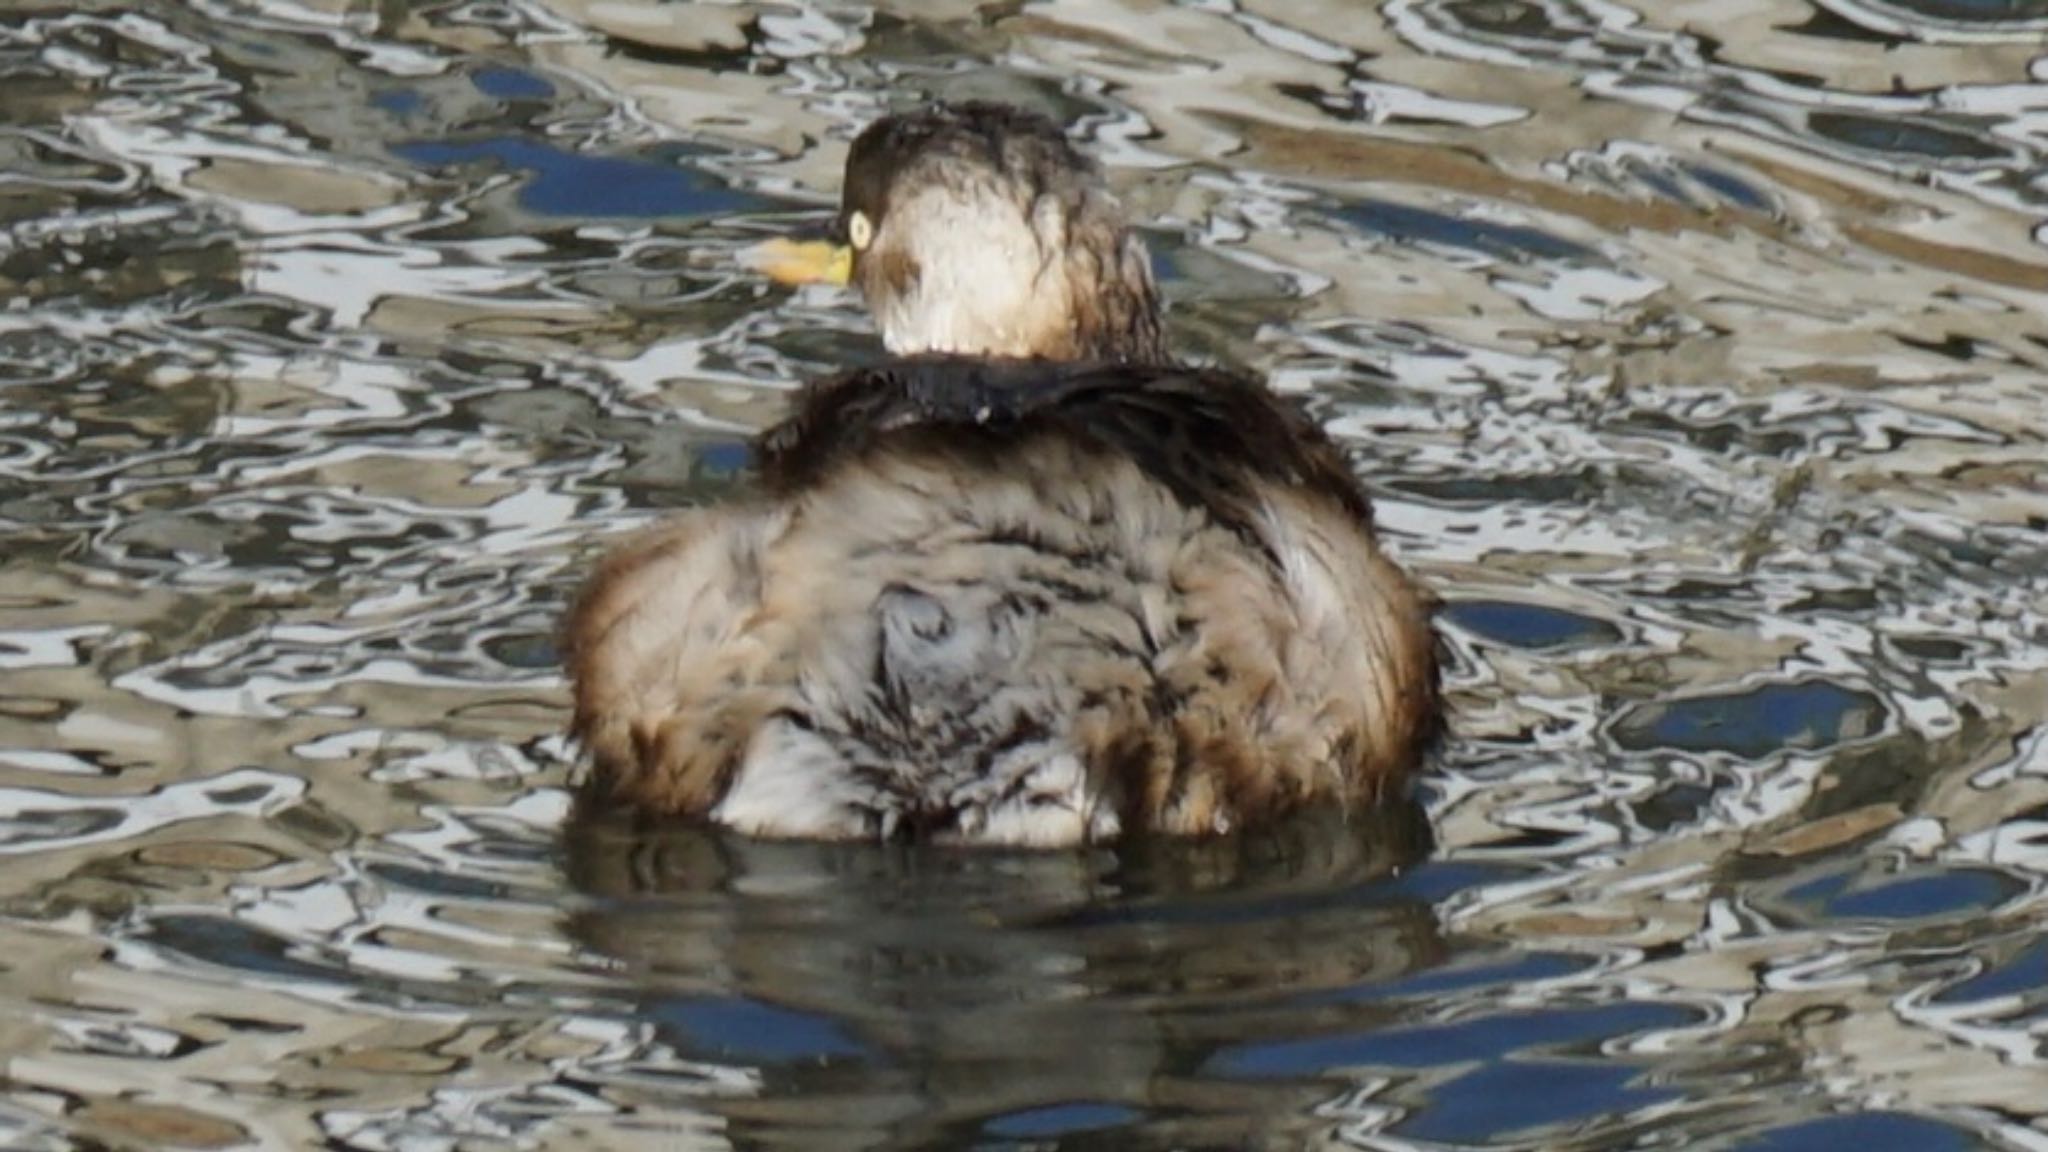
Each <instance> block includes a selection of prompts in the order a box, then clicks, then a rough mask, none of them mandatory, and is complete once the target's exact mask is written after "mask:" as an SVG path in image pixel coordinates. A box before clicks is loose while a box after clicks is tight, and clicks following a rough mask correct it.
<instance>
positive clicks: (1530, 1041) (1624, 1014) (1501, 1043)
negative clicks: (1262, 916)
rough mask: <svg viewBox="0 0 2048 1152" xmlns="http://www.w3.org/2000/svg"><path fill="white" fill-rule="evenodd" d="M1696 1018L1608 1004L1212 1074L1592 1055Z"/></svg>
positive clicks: (1244, 1062) (1238, 1064)
mask: <svg viewBox="0 0 2048 1152" xmlns="http://www.w3.org/2000/svg"><path fill="white" fill-rule="evenodd" d="M1695 1018H1696V1014H1695V1013H1693V1012H1691V1011H1689V1010H1687V1009H1684V1008H1679V1007H1677V1006H1674V1005H1669V1004H1647V1003H1642V1004H1606V1005H1599V1006H1593V1007H1577V1008H1574V1007H1563V1006H1560V1007H1556V1008H1546V1009H1531V1010H1526V1011H1515V1012H1505V1013H1497V1014H1490V1015H1486V1016H1480V1017H1476V1018H1474V1019H1471V1020H1466V1021H1462V1022H1460V1023H1457V1024H1445V1025H1436V1026H1426V1027H1410V1028H1386V1029H1381V1030H1378V1031H1373V1032H1363V1033H1351V1034H1345V1035H1337V1036H1325V1037H1316V1038H1313V1039H1306V1040H1286V1041H1279V1042H1276V1043H1270V1044H1254V1045H1245V1046H1240V1047H1230V1048H1225V1049H1223V1050H1222V1051H1219V1052H1218V1053H1217V1054H1216V1055H1215V1056H1214V1057H1212V1058H1211V1059H1210V1061H1209V1062H1208V1065H1207V1071H1209V1072H1211V1073H1213V1074H1215V1075H1218V1076H1224V1077H1230V1078H1241V1079H1279V1078H1289V1079H1291V1078H1298V1077H1313V1076H1320V1075H1323V1074H1325V1073H1326V1072H1329V1071H1330V1070H1332V1069H1336V1068H1351V1067H1358V1066H1366V1067H1375V1068H1431V1067H1441V1066H1445V1065H1453V1064H1460V1063H1465V1062H1468V1061H1499V1060H1505V1059H1508V1058H1509V1057H1511V1056H1513V1055H1516V1054H1520V1053H1527V1052H1530V1051H1532V1050H1535V1049H1539V1048H1541V1049H1546V1050H1549V1049H1558V1050H1572V1051H1590V1050H1594V1049H1597V1047H1598V1046H1599V1045H1600V1044H1602V1043H1604V1042H1606V1041H1609V1040H1615V1039H1619V1038H1622V1037H1625V1036H1636V1035H1641V1034H1642V1033H1645V1032H1651V1031H1658V1030H1662V1029H1670V1028H1678V1027H1682V1026H1684V1025H1686V1024H1688V1023H1692V1022H1694V1020H1695Z"/></svg>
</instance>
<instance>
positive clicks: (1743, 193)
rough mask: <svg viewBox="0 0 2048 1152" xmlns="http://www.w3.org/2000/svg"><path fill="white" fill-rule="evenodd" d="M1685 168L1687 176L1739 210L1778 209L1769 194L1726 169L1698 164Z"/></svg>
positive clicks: (1759, 210) (1769, 210)
mask: <svg viewBox="0 0 2048 1152" xmlns="http://www.w3.org/2000/svg"><path fill="white" fill-rule="evenodd" d="M1684 168H1685V173H1686V175H1688V176H1691V177H1692V178H1693V179H1694V180H1697V181H1699V182H1700V183H1701V184H1703V185H1705V186H1706V187H1707V188H1709V189H1711V190H1712V191H1713V192H1714V193H1715V194H1717V195H1719V196H1720V197H1721V198H1722V199H1723V200H1726V201H1728V202H1729V203H1730V204H1733V205H1735V206H1736V207H1738V208H1747V209H1749V210H1750V211H1753V212H1772V211H1775V210H1776V209H1777V205H1776V203H1775V202H1773V201H1772V199H1771V196H1770V194H1769V193H1767V192H1765V191H1764V190H1763V189H1761V188H1759V187H1757V186H1756V185H1754V184H1751V183H1750V182H1749V181H1747V180H1744V179H1743V178H1742V177H1740V176H1737V175H1735V174H1734V173H1732V172H1729V171H1727V170H1726V169H1723V168H1716V167H1714V166H1713V165H1710V164H1700V163H1696V162H1695V163H1689V164H1686V165H1684Z"/></svg>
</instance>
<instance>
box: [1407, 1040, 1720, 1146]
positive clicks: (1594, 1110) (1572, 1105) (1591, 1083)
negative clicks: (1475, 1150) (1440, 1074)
mask: <svg viewBox="0 0 2048 1152" xmlns="http://www.w3.org/2000/svg"><path fill="white" fill-rule="evenodd" d="M1640 1074H1641V1070H1640V1069H1637V1068H1631V1067H1629V1066H1628V1065H1626V1064H1618V1063H1606V1062H1601V1061H1593V1060H1568V1061H1566V1060H1530V1061H1521V1060H1500V1061H1496V1062H1494V1063H1490V1064H1486V1065H1482V1066H1481V1067H1479V1068H1475V1069H1473V1070H1472V1071H1471V1072H1469V1073H1466V1074H1465V1075H1463V1076H1460V1077H1458V1078H1457V1079H1456V1080H1453V1081H1451V1082H1450V1083H1448V1084H1445V1085H1443V1086H1442V1087H1440V1088H1438V1089H1437V1090H1436V1091H1435V1092H1433V1093H1432V1094H1431V1099H1430V1106H1429V1107H1427V1108H1424V1109H1422V1110H1421V1111H1419V1112H1417V1113H1416V1114H1415V1115H1414V1116H1412V1117H1410V1118H1409V1119H1408V1120H1407V1121H1406V1122H1404V1123H1402V1124H1401V1125H1400V1127H1399V1129H1398V1130H1399V1132H1400V1133H1401V1135H1403V1136H1408V1137H1413V1138H1416V1139H1421V1140H1431V1141H1441V1142H1443V1143H1447V1144H1477V1143H1490V1142H1492V1141H1494V1140H1496V1139H1499V1138H1502V1137H1505V1136H1506V1135H1507V1134H1509V1133H1514V1132H1526V1131H1528V1130H1530V1129H1532V1128H1540V1127H1547V1126H1552V1125H1562V1124H1569V1123H1571V1122H1573V1121H1581V1120H1590V1119H1593V1118H1595V1117H1598V1116H1611V1115H1615V1114H1618V1113H1622V1112H1627V1111H1630V1110H1631V1109H1636V1108H1643V1107H1646V1106H1648V1105H1651V1104H1656V1103H1660V1102H1662V1101H1665V1100H1672V1099H1676V1098H1677V1097H1678V1096H1679V1095H1680V1093H1679V1092H1678V1091H1677V1090H1676V1089H1672V1088H1645V1087H1637V1086H1633V1085H1631V1084H1630V1083H1629V1081H1630V1080H1632V1079H1634V1078H1636V1077H1637V1076H1638V1075H1640Z"/></svg>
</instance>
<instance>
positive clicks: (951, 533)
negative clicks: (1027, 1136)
mask: <svg viewBox="0 0 2048 1152" xmlns="http://www.w3.org/2000/svg"><path fill="white" fill-rule="evenodd" d="M845 204H846V207H845V209H844V210H843V212H842V214H841V220H842V227H845V228H846V229H847V231H848V236H849V239H851V240H852V241H854V245H855V253H854V255H853V263H852V268H851V275H852V279H853V281H854V282H855V283H856V284H858V285H859V286H860V287H861V289H862V291H863V293H864V295H865V296H866V298H867V300H868V304H869V306H870V308H871V310H872V311H873V312H874V313H875V315H876V316H877V319H878V322H879V323H880V325H881V327H882V329H883V334H884V338H885V341H886V342H887V343H889V345H890V347H891V348H892V350H894V351H897V352H901V353H909V354H912V355H908V356H906V357H904V358H901V359H898V360H895V361H891V362H888V363H885V364H883V365H881V366H879V367H876V368H871V369H864V370H857V371H852V372H846V373H842V374H839V375H836V376H832V377H829V378H827V379H825V380H822V381H820V382H817V383H815V384H813V385H811V386H810V387H809V388H807V389H806V390H805V391H804V393H803V394H802V396H801V398H800V399H799V401H798V403H797V405H796V410H795V412H794V413H793V414H792V415H791V416H790V417H789V418H788V419H787V420H785V421H784V422H783V423H781V424H780V425H778V426H776V427H774V428H772V429H770V430H769V431H768V432H766V433H765V434H764V435H763V436H762V438H761V440H760V442H759V445H758V456H759V461H760V470H761V476H760V482H759V484H758V485H757V486H756V487H755V489H754V490H753V491H751V492H750V493H748V494H747V495H745V496H743V497H741V498H739V499H737V500H735V501H733V502H731V503H727V504H723V505H719V506H714V507H706V508H700V509H696V510H694V511H691V512H687V513H684V514H683V515H681V516H679V517H676V518H674V519H673V520H671V521H670V522H668V523H666V524H664V525H662V526H660V527H657V528H655V529H653V530H651V531H649V532H647V533H645V534H643V535H641V536H640V537H639V538H637V539H635V540H633V541H630V542H628V543H627V544H625V545H624V546H623V547H621V548H619V549H618V550H616V551H615V552H614V553H612V555H610V556H609V557H607V558H606V559H605V561H604V562H603V563H602V564H601V565H600V566H599V568H598V571H597V572H596V573H595V574H594V575H593V576H592V578H591V580H590V582H589V584H588V585H587V586H586V588H585V590H584V592H583V595H582V597H581V599H580V601H579V602H578V604H577V606H576V607H575V609H574V610H573V611H572V613H571V614H570V617H569V619H568V622H567V626H566V632H565V649H566V656H567V661H568V665H569V672H570V676H571V679H572V680H573V681H574V684H575V691H576V720H575V726H576V731H577V734H578V735H579V736H580V737H581V738H582V740H583V742H584V744H585V746H586V747H587V748H588V749H589V751H590V753H591V756H592V758H593V769H592V774H591V777H590V780H589V782H588V784H587V786H586V792H585V796H586V799H587V800H588V801H590V802H596V803H618V804H624V805H628V806H631V807H633V808H636V809H640V810H644V811H649V812H654V813H665V814H679V815H693V816H706V817H709V818H711V819H714V820H717V821H720V822H722V823H726V824H730V825H732V826H734V827H737V828H740V829H742V830H746V831H750V832H755V833H761V834H768V835H788V836H817V837H901V838H931V839H941V840H952V841H962V842H999V843H1011V844H1032V845H1055V844H1071V843H1079V842H1092V841H1099V840H1104V839H1108V838H1111V837H1115V836H1118V835H1121V834H1124V833H1130V832H1135V831H1140V830H1151V831H1160V832H1170V833H1185V834H1203V833H1213V832H1219V831H1225V830H1228V829H1230V828H1233V827H1238V826H1240V825H1242V824H1243V823H1244V822H1246V821H1255V820H1259V819H1261V818H1264V817H1267V816H1270V815H1273V814H1275V813H1278V812H1281V811H1285V810H1288V809H1291V808H1295V807H1298V806H1301V805H1304V804H1310V803H1330V804H1352V805H1355V804H1360V803H1365V802H1369V801H1371V800H1372V799H1374V798H1376V797H1378V796H1380V795H1382V794H1384V793H1385V792H1386V790H1387V789H1389V788H1392V787H1395V786H1398V785H1399V784H1400V783H1401V781H1402V780H1403V778H1404V777H1405V775H1406V774H1407V773H1408V772H1409V771H1410V770H1411V769H1412V768H1413V767H1414V766H1415V764H1416V762H1417V760H1418V758H1419V756H1420V754H1421V751H1422V749H1423V748H1424V746H1425V745H1426V743H1427V742H1428V739H1429V737H1430V736H1431V734H1432V733H1433V732H1434V731H1435V728H1436V724H1437V715H1438V707H1437V669H1436V664H1435V657H1434V637H1433V635H1432V633H1431V630H1430V626H1429V622H1428V601H1427V599H1426V597H1425V596H1424V595H1423V594H1421V593H1420V592H1419V591H1418V590H1417V589H1416V588H1415V586H1414V585H1413V584H1412V583H1410V581H1409V580H1408V579H1407V578H1406V577H1405V576H1404V575H1403V574H1402V573H1401V572H1400V570H1399V569H1398V568H1396V567H1395V566H1394V565H1393V564H1392V563H1391V562H1390V561H1388V560H1387V559H1386V558H1385V557H1384V556H1383V555H1382V554H1381V553H1380V551H1379V549H1378V547H1377V545H1376V543H1375V541H1374V539H1373V534H1372V521H1371V508H1370V504H1369V502H1368V501H1367V499H1366V497H1365V495H1364V493H1363V492H1362V491H1361V489H1360V488H1359V486H1358V483H1357V480H1356V479H1355V477H1354V476H1353V475H1352V473H1351V472H1350V470H1349V469H1348V468H1347V467H1346V465H1345V462H1344V460H1343V458H1342V456H1341V455H1340V454H1339V452H1338V451H1337V449H1336V448H1335V446H1334V445H1332V444H1331V442H1330V441H1329V439H1328V438H1327V437H1326V436H1324V435H1323V433H1322V432H1321V430H1320V429H1319V428H1317V427H1316V426H1315V425H1314V424H1313V423H1312V422H1311V421H1310V420H1309V419H1308V418H1307V417H1306V416H1305V415H1303V414H1302V413H1301V412H1300V411H1299V410H1298V409H1297V408H1295V407H1294V406H1293V405H1292V404H1290V403H1288V402H1286V401H1284V400H1282V399H1281V398H1278V397H1276V396H1274V395H1273V394H1272V393H1271V392H1269V391H1268V390H1267V389H1265V388H1264V387H1263V386H1262V385H1261V384H1259V383H1258V382H1256V381H1253V380H1249V379H1246V378H1244V377H1242V376H1239V375H1235V374H1232V373H1227V372H1217V371H1208V370H1195V369H1190V368H1182V367H1177V366H1174V365H1172V364H1170V363H1168V362H1166V358H1165V356H1164V355H1163V352H1162V350H1161V348H1160V339H1159V331H1160V327H1159V318H1158V312H1157V297H1156V293H1155V291H1154V289H1153V286H1152V282H1151V277H1150V273H1149V270H1148V269H1147V265H1146V262H1145V259H1144V253H1143V250H1142V247H1141V246H1139V245H1138V244H1137V241H1136V240H1135V239H1134V238H1133V237H1132V236H1131V235H1130V234H1129V232H1128V230H1127V229H1125V228H1124V226H1123V225H1122V222H1121V218H1120V216H1118V215H1117V212H1116V208H1115V203H1114V201H1113V200H1112V199H1111V198H1110V197H1109V194H1108V192H1107V191H1106V189H1104V188H1103V187H1102V185H1101V182H1100V178H1099V175H1098V174H1097V173H1096V172H1095V171H1094V169H1093V168H1092V166H1090V165H1088V164H1087V163H1086V162H1085V161H1084V160H1082V159H1081V158H1080V157H1079V156H1078V155H1077V154H1076V153H1074V152H1073V150H1072V149H1071V147H1070V146H1068V145H1067V144H1066V142H1065V140H1064V139H1063V138H1061V137H1060V136H1059V134H1058V131H1057V129H1055V128H1053V127H1052V126H1050V125H1049V124H1046V123H1045V122H1044V121H1042V120H1039V119H1037V118H1035V117H1029V116H1026V115H1024V114H1022V113H1018V112H1014V111H1011V110H1007V109H997V108H993V107H990V106H986V105H970V106H966V107H963V108H955V109H948V108H938V109H931V110H927V111H924V112H921V113H917V114H913V115H910V116H903V117H892V118H888V119H885V120H883V121H881V122H880V123H879V124H877V125H875V126H873V127H870V128H869V129H868V130H867V131H866V132H863V133H862V135H861V137H860V139H859V140H858V141H856V143H855V146H854V150H853V153H852V156H851V158H850V159H849V162H848V176H847V187H846V193H845ZM911 206H916V207H917V210H918V214H917V215H915V216H911V217H905V216H904V215H903V213H904V212H906V211H908V210H909V209H910V207H911ZM961 220H979V221H983V222H985V225H986V226H985V227H983V228H982V229H981V230H980V233H979V235H980V236H981V237H982V238H984V239H986V240H987V245H986V246H978V245H976V244H971V243H968V242H967V239H966V238H965V236H966V234H963V233H962V232H961V231H960V229H959V228H958V227H957V226H955V225H956V224H957V222H959V221H961ZM940 222H945V224H946V226H944V227H937V224H938V223H940ZM935 227H936V228H937V230H936V231H934V230H933V229H934V228H935ZM990 246H992V247H993V249H994V252H993V254H991V252H990V251H989V247H990ZM963 264H965V265H969V267H961V266H960V265H963ZM1022 269H1033V270H1034V271H1031V272H1030V274H1029V276H1028V277H1027V279H1028V280H1029V281H1031V282H1035V283H1037V284H1038V285H1039V286H1040V287H1039V289H1038V290H1036V291H1031V292H1026V293H1021V294H1020V293H1017V292H1015V291H1013V289H1014V288H1015V285H1013V284H1009V283H1007V282H1002V281H996V280H991V279H988V278H989V277H991V276H993V275H995V274H996V273H999V272H1004V271H1006V270H1007V272H1009V273H1012V274H1016V275H1023V274H1024V273H1023V272H1021V271H1020V270H1022ZM935 285H943V286H944V291H939V290H938V289H937V288H935ZM974 285H980V287H972V286H974ZM1027 286H1028V285H1027ZM1048 286H1051V287H1048ZM1075 286H1083V287H1084V288H1085V290H1076V291H1069V289H1070V288H1074V287H1075ZM1055 289H1056V290H1055ZM1020 302H1022V303H1021V304H1020ZM1026 305H1028V307H1027V306H1026ZM1017 341H1023V342H1024V350H1025V351H1028V352H1030V353H1032V354H1034V355H1036V356H1038V357H1041V358H1040V359H1032V360H1024V359H1006V358H1003V357H1002V356H1001V355H1000V354H1002V353H1009V352H1014V351H1017V348H1016V347H1015V346H1014V344H1015V342H1017ZM1076 349H1082V350H1083V351H1082V352H1081V353H1079V354H1077V353H1076V352H1075V350H1076ZM941 352H943V353H952V354H950V355H937V354H934V353H941ZM1082 357H1085V358H1082Z"/></svg>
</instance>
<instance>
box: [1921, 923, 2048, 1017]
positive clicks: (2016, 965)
mask: <svg viewBox="0 0 2048 1152" xmlns="http://www.w3.org/2000/svg"><path fill="white" fill-rule="evenodd" d="M2044 991H2048V938H2043V939H2040V940H2036V941H2034V943H2033V944H2032V945H2031V946H2029V947H2028V948H2027V949H2026V950H2025V951H2023V952H2021V953H2020V954H2019V955H2017V956H2015V957H2013V958H2012V959H2010V960H2008V961H2006V962H2005V963H2003V964H2000V965H1998V966H1997V967H1995V968H1989V969H1986V970H1985V971H1983V972H1981V973H1979V974H1977V975H1975V976H1972V977H1970V978H1969V979H1968V980H1965V981H1963V982H1962V983H1961V984H1957V985H1955V986H1954V987H1951V988H1944V989H1942V991H1941V993H1940V994H1939V995H1937V996H1935V998H1934V999H1935V1002H1936V1003H1939V1004H1968V1003H1972V1002H1975V1001H1980V1000H1996V999H1999V998H2001V997H2004V996H2029V995H2035V996H2037V995H2040V994H2041V993H2042V992H2044Z"/></svg>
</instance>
